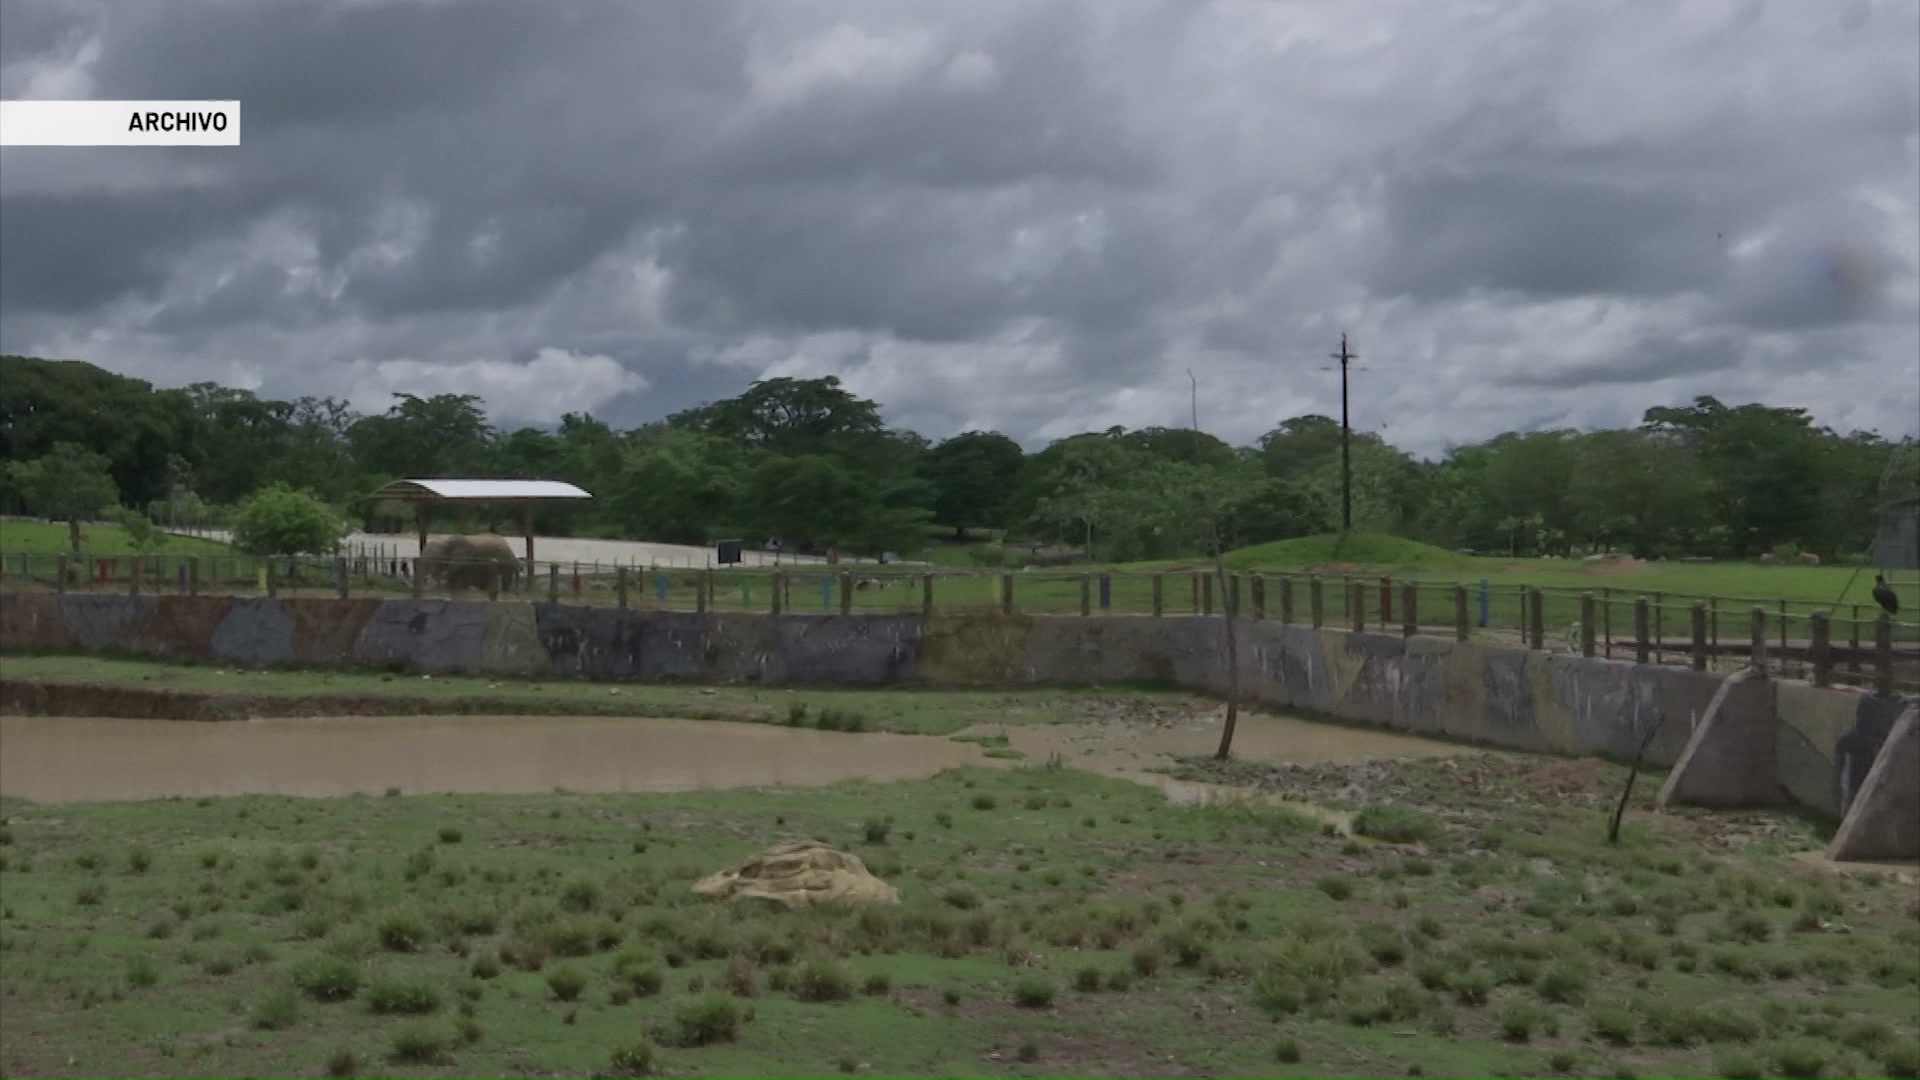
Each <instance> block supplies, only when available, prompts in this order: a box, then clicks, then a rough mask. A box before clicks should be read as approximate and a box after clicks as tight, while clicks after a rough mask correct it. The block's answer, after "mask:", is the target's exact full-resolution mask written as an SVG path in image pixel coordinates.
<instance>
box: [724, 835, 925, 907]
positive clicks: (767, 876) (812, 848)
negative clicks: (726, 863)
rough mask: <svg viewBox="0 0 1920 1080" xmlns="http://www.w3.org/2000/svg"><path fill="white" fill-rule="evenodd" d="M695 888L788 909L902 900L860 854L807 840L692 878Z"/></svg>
mask: <svg viewBox="0 0 1920 1080" xmlns="http://www.w3.org/2000/svg"><path fill="white" fill-rule="evenodd" d="M693 891H694V892H695V893H698V894H699V895H701V896H707V897H712V898H715V899H720V900H743V899H750V900H768V901H772V902H773V903H776V904H780V905H781V906H783V907H788V908H802V907H807V906H809V905H811V904H897V903H899V902H900V890H898V889H896V888H894V887H893V886H891V885H889V884H887V883H886V882H884V881H881V880H880V879H879V878H877V877H874V876H873V873H872V872H871V871H869V870H868V869H867V864H866V863H863V862H861V861H860V857H859V856H858V855H849V854H847V853H846V852H844V851H835V850H834V849H833V848H830V847H826V846H825V845H822V844H813V843H808V842H806V841H799V842H795V843H789V844H779V845H776V846H774V847H770V848H768V849H767V850H765V851H762V852H760V853H759V854H757V855H751V856H748V857H747V859H746V860H745V861H744V862H742V863H741V864H740V865H739V866H736V867H734V868H733V869H731V870H722V871H720V872H719V873H717V874H713V875H710V876H708V877H704V878H701V879H700V880H699V881H696V882H694V883H693Z"/></svg>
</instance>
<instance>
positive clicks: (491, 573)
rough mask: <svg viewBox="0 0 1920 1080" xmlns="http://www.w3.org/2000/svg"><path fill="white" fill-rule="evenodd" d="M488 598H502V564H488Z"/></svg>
mask: <svg viewBox="0 0 1920 1080" xmlns="http://www.w3.org/2000/svg"><path fill="white" fill-rule="evenodd" d="M487 599H489V600H498V599H500V566H499V564H498V563H488V564H487Z"/></svg>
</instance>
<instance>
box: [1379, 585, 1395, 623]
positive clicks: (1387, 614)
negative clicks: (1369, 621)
mask: <svg viewBox="0 0 1920 1080" xmlns="http://www.w3.org/2000/svg"><path fill="white" fill-rule="evenodd" d="M1391 622H1393V579H1392V578H1390V577H1383V578H1381V579H1380V629H1382V630H1385V629H1386V628H1387V625H1388V624H1389V623H1391Z"/></svg>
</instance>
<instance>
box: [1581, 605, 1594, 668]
mask: <svg viewBox="0 0 1920 1080" xmlns="http://www.w3.org/2000/svg"><path fill="white" fill-rule="evenodd" d="M1593 616H1594V598H1593V594H1592V593H1591V592H1583V593H1581V594H1580V655H1581V656H1592V655H1593V653H1594V645H1595V642H1594V640H1593V631H1594V617H1593Z"/></svg>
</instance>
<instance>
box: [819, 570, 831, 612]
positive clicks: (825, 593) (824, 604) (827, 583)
mask: <svg viewBox="0 0 1920 1080" xmlns="http://www.w3.org/2000/svg"><path fill="white" fill-rule="evenodd" d="M820 610H821V611H832V610H833V579H832V578H830V577H823V578H821V579H820Z"/></svg>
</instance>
